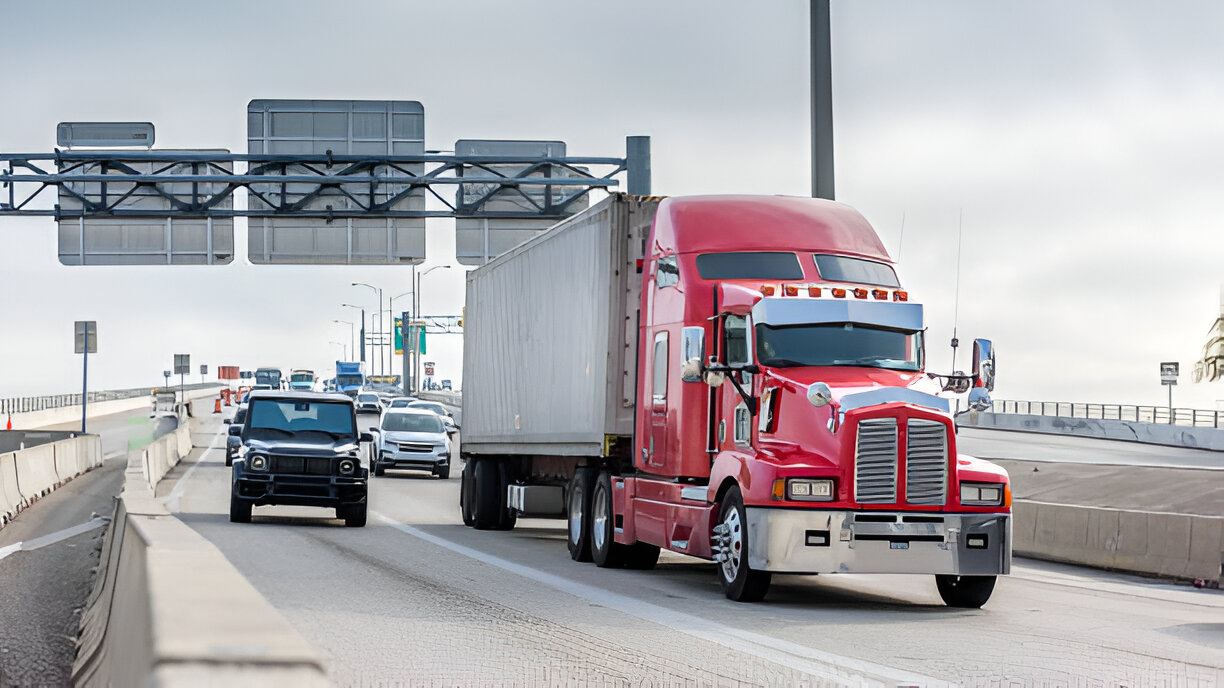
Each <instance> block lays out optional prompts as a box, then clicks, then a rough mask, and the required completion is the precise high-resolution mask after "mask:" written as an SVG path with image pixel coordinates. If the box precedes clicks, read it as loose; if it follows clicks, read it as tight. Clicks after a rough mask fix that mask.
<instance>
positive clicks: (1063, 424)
mask: <svg viewBox="0 0 1224 688" xmlns="http://www.w3.org/2000/svg"><path fill="white" fill-rule="evenodd" d="M959 422H960V424H961V425H964V426H970V427H979V428H991V429H994V430H1015V431H1019V432H1036V433H1042V434H1046V435H1074V436H1078V437H1096V438H1100V439H1107V440H1123V441H1127V442H1142V443H1144V444H1158V445H1163V446H1167V447H1188V448H1191V449H1211V450H1214V451H1224V430H1217V429H1216V428H1193V427H1188V426H1184V425H1164V424H1159V423H1136V422H1133V421H1129V420H1096V419H1091V418H1061V417H1058V416H1029V415H1024V414H1019V413H969V414H966V415H965V416H963V417H962V418H961V420H960V421H959Z"/></svg>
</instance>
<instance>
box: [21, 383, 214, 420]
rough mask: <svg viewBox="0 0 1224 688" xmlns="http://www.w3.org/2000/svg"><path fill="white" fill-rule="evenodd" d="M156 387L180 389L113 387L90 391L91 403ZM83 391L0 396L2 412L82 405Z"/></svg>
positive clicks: (195, 385)
mask: <svg viewBox="0 0 1224 688" xmlns="http://www.w3.org/2000/svg"><path fill="white" fill-rule="evenodd" d="M218 384H224V383H220V382H202V383H193V384H190V385H183V389H201V388H203V387H213V386H216V385H218ZM155 389H172V390H176V391H177V390H178V389H179V386H178V385H169V386H165V385H160V386H158V387H137V388H135V389H113V390H104V391H97V392H90V393H89V403H91V404H92V403H94V402H99V401H114V400H115V399H132V398H134V397H147V396H150V395H151V394H153V390H155ZM80 405H81V393H80V392H77V393H76V394H46V395H43V396H33V397H4V398H0V414H9V413H29V412H32V411H47V410H50V409H57V408H63V407H65V406H80Z"/></svg>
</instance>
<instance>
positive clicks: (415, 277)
mask: <svg viewBox="0 0 1224 688" xmlns="http://www.w3.org/2000/svg"><path fill="white" fill-rule="evenodd" d="M419 317H421V274H420V273H419V272H418V271H417V266H415V265H413V266H412V319H413V320H414V321H415V320H416V319H417V318H419ZM412 336H413V337H415V339H414V340H413V342H412V392H411V393H412V395H413V396H416V395H417V394H419V393H420V391H421V379H420V374H419V370H418V368H417V361H419V360H420V358H421V352H420V351H419V350H418V349H419V347H420V345H421V338H420V336H419V335H417V332H416V328H415V327H413V328H412Z"/></svg>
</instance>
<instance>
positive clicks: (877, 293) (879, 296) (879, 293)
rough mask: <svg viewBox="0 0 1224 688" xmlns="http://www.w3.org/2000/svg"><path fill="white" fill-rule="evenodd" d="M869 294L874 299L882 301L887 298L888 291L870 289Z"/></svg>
mask: <svg viewBox="0 0 1224 688" xmlns="http://www.w3.org/2000/svg"><path fill="white" fill-rule="evenodd" d="M871 296H872V298H874V299H875V300H876V301H883V300H885V299H887V298H888V291H887V290H884V289H872V290H871Z"/></svg>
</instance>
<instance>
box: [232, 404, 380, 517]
mask: <svg viewBox="0 0 1224 688" xmlns="http://www.w3.org/2000/svg"><path fill="white" fill-rule="evenodd" d="M229 434H231V435H235V436H238V437H239V438H240V439H241V443H242V447H243V450H244V451H243V452H242V455H241V456H239V457H238V458H237V459H235V460H234V468H233V481H232V485H231V491H230V520H231V521H233V522H234V523H250V521H251V507H254V506H263V505H266V504H288V505H296V506H321V507H327V508H334V509H335V510H336V517H337V518H341V519H344V524H345V525H346V526H351V527H361V526H364V525H365V522H366V480H367V478H368V476H369V472H368V471H367V470H366V469H365V468H362V466H361V443H362V442H369V441H371V440H372V439H373V438H372V437H371V436H370V434H369V433H360V434H359V433H358V432H357V414H356V412H355V411H354V409H353V400H352V399H350V398H348V397H347V396H345V395H343V394H322V393H317V392H301V391H299V392H291V391H288V392H279V391H269V392H252V393H251V396H250V399H249V400H248V405H247V414H246V422H245V423H243V424H242V425H237V424H235V425H231V426H230V428H229Z"/></svg>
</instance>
